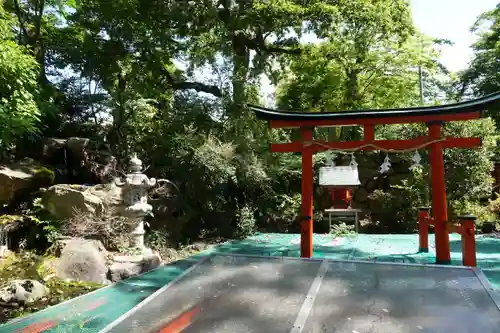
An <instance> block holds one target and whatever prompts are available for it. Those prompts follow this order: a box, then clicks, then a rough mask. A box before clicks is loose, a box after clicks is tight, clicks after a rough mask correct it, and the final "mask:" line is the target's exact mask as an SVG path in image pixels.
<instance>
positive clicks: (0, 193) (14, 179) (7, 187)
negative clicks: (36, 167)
mask: <svg viewBox="0 0 500 333" xmlns="http://www.w3.org/2000/svg"><path fill="white" fill-rule="evenodd" d="M32 180H33V173H31V172H29V171H26V170H21V169H14V168H12V167H8V166H0V201H3V202H7V201H9V200H10V199H12V197H13V196H14V193H15V192H16V191H18V190H21V189H24V188H28V187H29V186H30V183H31V181H32Z"/></svg>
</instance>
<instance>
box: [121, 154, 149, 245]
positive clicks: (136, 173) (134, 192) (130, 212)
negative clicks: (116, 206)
mask: <svg viewBox="0 0 500 333" xmlns="http://www.w3.org/2000/svg"><path fill="white" fill-rule="evenodd" d="M115 183H116V186H118V187H122V188H123V201H124V203H125V205H126V207H125V210H124V216H126V217H129V218H131V219H133V220H135V228H134V230H133V231H132V233H131V236H132V237H131V241H132V244H131V245H132V247H134V248H137V249H140V250H143V251H144V250H145V247H144V233H145V231H144V217H146V216H147V215H151V214H152V211H153V207H152V206H151V205H150V204H148V191H149V189H150V188H151V187H153V186H155V185H156V183H157V181H156V179H154V178H151V179H149V178H148V177H147V176H146V175H145V174H143V173H142V161H141V160H140V159H139V158H137V155H136V154H134V156H133V157H132V158H131V159H130V164H129V173H128V174H127V175H126V176H125V181H123V182H122V181H119V180H117V181H116V182H115Z"/></svg>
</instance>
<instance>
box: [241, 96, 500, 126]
mask: <svg viewBox="0 0 500 333" xmlns="http://www.w3.org/2000/svg"><path fill="white" fill-rule="evenodd" d="M499 101H500V92H497V93H494V94H491V95H487V96H484V97H481V98H478V99H474V100H470V101H465V102H460V103H454V104H445V105H438V106H422V107H411V108H402V109H376V110H349V111H337V112H298V111H288V110H274V109H269V108H264V107H260V106H255V105H249V107H250V109H251V110H253V111H254V112H255V114H256V116H257V119H260V120H266V121H269V124H270V125H271V127H272V128H286V127H288V128H291V127H303V126H317V127H320V126H352V125H370V124H371V125H377V124H407V123H422V122H429V121H458V120H471V119H478V118H480V117H481V113H482V111H484V110H487V109H488V108H489V107H491V106H492V105H494V104H496V103H498V102H499Z"/></svg>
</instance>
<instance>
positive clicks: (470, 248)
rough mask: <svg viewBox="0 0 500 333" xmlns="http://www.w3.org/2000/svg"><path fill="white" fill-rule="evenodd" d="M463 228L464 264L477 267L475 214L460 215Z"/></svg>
mask: <svg viewBox="0 0 500 333" xmlns="http://www.w3.org/2000/svg"><path fill="white" fill-rule="evenodd" d="M459 219H460V224H461V229H462V232H461V234H462V264H463V265H464V266H469V267H476V236H475V230H474V222H475V221H476V217H475V216H471V215H466V216H460V217H459Z"/></svg>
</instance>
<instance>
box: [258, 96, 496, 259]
mask: <svg viewBox="0 0 500 333" xmlns="http://www.w3.org/2000/svg"><path fill="white" fill-rule="evenodd" d="M498 102H500V92H498V93H494V94H491V95H487V96H484V97H481V98H478V99H475V100H470V101H466V102H461V103H455V104H446V105H438V106H425V107H412V108H403V109H386V110H351V111H340V112H321V113H319V112H316V113H312V112H297V111H286V110H273V109H269V108H264V107H260V106H254V105H249V107H250V109H251V110H253V111H254V112H255V114H256V116H257V118H258V119H260V120H265V121H268V122H269V125H270V127H271V128H300V131H301V140H300V141H295V142H291V143H274V144H271V150H272V151H273V152H300V153H302V204H301V214H302V218H301V220H302V221H303V222H302V224H301V256H302V257H311V256H312V249H313V247H312V245H313V244H312V235H313V230H312V226H313V223H312V216H313V200H312V196H313V175H312V172H313V162H312V155H313V154H314V153H315V152H318V151H322V150H329V149H335V150H347V151H356V150H384V151H394V152H397V151H408V150H415V149H422V148H429V153H430V154H429V156H430V164H431V168H432V172H431V176H432V213H433V218H434V221H435V237H436V261H437V262H438V263H442V264H446V263H449V262H450V245H449V235H448V231H447V229H446V222H447V220H448V213H447V204H446V188H445V178H444V161H443V149H445V148H474V147H479V146H480V145H481V139H480V138H454V137H446V138H443V137H442V136H441V129H442V126H443V124H444V123H445V122H449V121H464V120H472V119H479V118H481V116H482V112H483V111H485V110H488V109H489V108H492V107H493V106H494V105H496V104H497V103H498ZM407 123H426V124H427V126H428V128H429V131H428V135H426V136H420V137H417V138H413V139H408V140H375V130H374V126H375V125H382V124H407ZM323 126H363V133H364V134H363V135H364V137H363V140H361V141H343V142H325V141H319V140H314V139H313V129H314V127H323Z"/></svg>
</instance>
